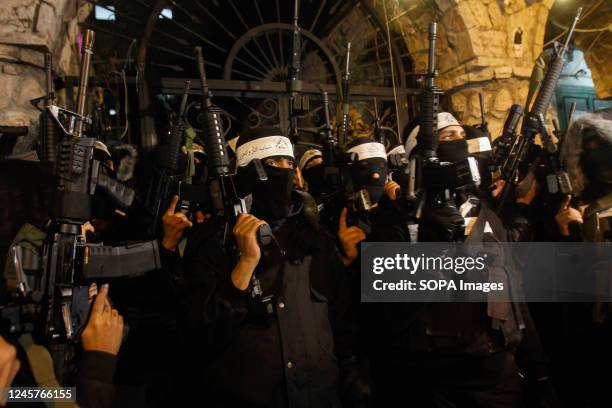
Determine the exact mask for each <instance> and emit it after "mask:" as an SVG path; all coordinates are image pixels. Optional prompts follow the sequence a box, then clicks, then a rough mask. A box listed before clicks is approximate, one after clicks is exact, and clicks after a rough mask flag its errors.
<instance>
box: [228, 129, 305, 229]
mask: <svg viewBox="0 0 612 408" xmlns="http://www.w3.org/2000/svg"><path fill="white" fill-rule="evenodd" d="M236 157H237V158H236V160H237V166H238V171H237V184H238V185H237V189H238V191H239V193H240V195H242V196H246V195H248V194H252V195H253V204H252V207H251V211H252V212H253V214H255V215H256V216H257V217H259V218H263V219H264V220H266V221H277V220H280V219H282V218H286V217H287V216H288V215H289V214H290V213H291V210H292V202H291V191H292V190H293V176H294V173H295V170H293V169H283V168H278V167H274V166H270V165H267V164H265V160H266V159H270V158H276V157H285V158H289V159H292V160H293V146H292V145H291V141H290V140H289V139H288V138H287V137H285V136H282V133H281V131H280V129H278V128H275V127H261V128H254V129H249V130H247V131H246V132H244V133H242V134H241V135H240V138H239V139H238V143H237V144H236ZM254 160H260V162H261V164H262V167H263V168H264V170H265V173H266V176H267V180H261V177H260V175H259V174H258V172H257V169H256V167H255V162H254Z"/></svg>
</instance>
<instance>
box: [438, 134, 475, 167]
mask: <svg viewBox="0 0 612 408" xmlns="http://www.w3.org/2000/svg"><path fill="white" fill-rule="evenodd" d="M437 154H438V159H440V161H441V162H451V163H457V162H460V161H462V160H465V159H467V158H468V155H469V154H468V144H467V141H466V140H465V139H458V140H447V141H440V143H438V151H437Z"/></svg>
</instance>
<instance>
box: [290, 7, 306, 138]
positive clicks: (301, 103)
mask: <svg viewBox="0 0 612 408" xmlns="http://www.w3.org/2000/svg"><path fill="white" fill-rule="evenodd" d="M299 11H300V4H299V0H295V3H294V10H293V42H292V46H291V63H290V64H289V75H288V77H289V83H288V87H289V99H290V100H289V139H291V143H294V144H295V143H297V142H298V139H299V133H298V117H299V116H300V115H303V114H304V113H306V112H308V110H309V109H310V107H309V105H310V104H309V100H308V96H306V95H300V92H302V81H301V80H300V79H299V78H300V70H301V67H300V66H301V61H302V36H301V33H300V26H299V24H298V17H299Z"/></svg>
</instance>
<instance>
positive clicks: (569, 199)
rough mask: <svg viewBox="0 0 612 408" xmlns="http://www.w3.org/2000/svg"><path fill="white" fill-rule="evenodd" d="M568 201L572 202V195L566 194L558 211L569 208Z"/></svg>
mask: <svg viewBox="0 0 612 408" xmlns="http://www.w3.org/2000/svg"><path fill="white" fill-rule="evenodd" d="M570 201H572V195H571V194H568V195H566V196H565V198H564V199H563V202H562V203H561V207H559V210H563V209H566V208H567V207H568V206H569V203H570Z"/></svg>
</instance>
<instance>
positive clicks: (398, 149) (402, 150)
mask: <svg viewBox="0 0 612 408" xmlns="http://www.w3.org/2000/svg"><path fill="white" fill-rule="evenodd" d="M392 154H406V148H405V147H404V145H397V146H395V147H394V148H393V149H391V150H389V153H387V156H391V155H392Z"/></svg>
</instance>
